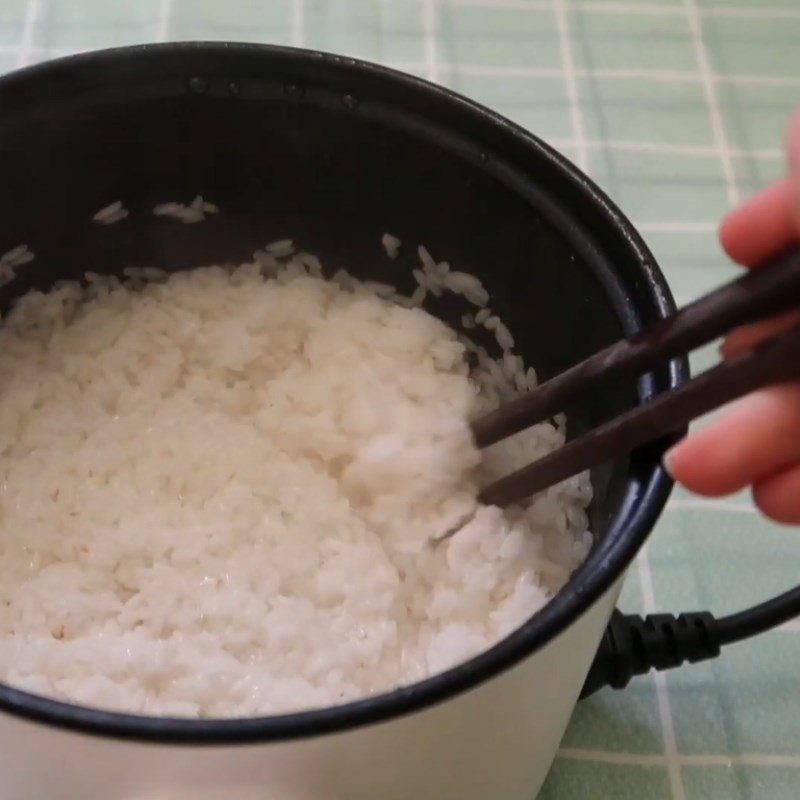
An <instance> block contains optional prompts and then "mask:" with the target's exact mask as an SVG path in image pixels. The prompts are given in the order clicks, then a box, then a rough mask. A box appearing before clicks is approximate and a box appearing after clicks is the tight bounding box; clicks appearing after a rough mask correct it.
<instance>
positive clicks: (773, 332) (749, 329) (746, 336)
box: [722, 311, 800, 358]
mask: <svg viewBox="0 0 800 800" xmlns="http://www.w3.org/2000/svg"><path fill="white" fill-rule="evenodd" d="M795 325H800V311H790V312H789V313H788V314H783V315H782V316H780V317H775V318H774V319H768V320H765V321H764V322H757V323H755V324H754V325H745V327H743V328H737V329H736V330H735V331H733V332H732V333H730V334H729V335H728V337H727V338H726V339H725V342H724V343H723V345H722V355H723V356H724V357H725V358H732V357H733V356H737V355H739V354H740V353H744V352H745V351H746V350H750V349H752V348H753V347H755V345H757V344H758V343H759V342H763V341H764V340H765V339H771V338H772V337H773V336H777V335H778V334H780V333H784V332H785V331H788V330H790V329H791V328H793V327H794V326H795Z"/></svg>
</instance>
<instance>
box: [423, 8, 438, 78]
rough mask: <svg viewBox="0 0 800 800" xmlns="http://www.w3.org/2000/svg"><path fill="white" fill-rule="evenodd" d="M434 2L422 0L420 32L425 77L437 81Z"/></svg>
mask: <svg viewBox="0 0 800 800" xmlns="http://www.w3.org/2000/svg"><path fill="white" fill-rule="evenodd" d="M435 2H436V0H422V32H423V36H424V37H425V77H426V78H427V79H428V80H429V81H435V82H438V81H439V66H438V63H437V59H436V6H435Z"/></svg>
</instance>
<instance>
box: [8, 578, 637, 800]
mask: <svg viewBox="0 0 800 800" xmlns="http://www.w3.org/2000/svg"><path fill="white" fill-rule="evenodd" d="M620 586H621V580H619V581H617V583H616V584H615V585H614V586H613V587H612V588H611V589H610V590H609V591H608V592H607V593H606V594H605V595H604V596H603V597H602V598H601V599H600V600H598V601H597V602H596V603H595V604H594V605H593V606H592V607H591V608H590V609H589V610H588V611H587V612H586V613H585V614H584V615H583V616H582V617H580V618H579V619H578V620H577V621H576V622H574V623H573V624H572V625H571V626H570V627H569V628H568V629H567V630H566V631H564V632H563V633H561V635H559V636H558V637H557V638H556V639H554V640H553V641H552V642H550V643H549V644H548V645H547V646H546V647H544V648H543V649H541V650H540V651H538V652H537V653H534V654H533V655H531V656H530V657H528V658H527V659H525V660H524V661H522V662H521V663H519V664H518V665H517V666H515V667H514V668H512V669H510V670H508V671H506V672H504V673H502V674H501V675H499V676H497V677H495V678H493V679H491V680H488V681H486V682H485V683H483V684H481V685H480V686H478V687H477V688H476V689H473V690H472V691H470V692H467V693H464V694H461V695H458V696H457V697H455V698H453V699H450V700H446V701H444V702H442V703H440V704H438V705H435V706H433V707H431V708H427V709H425V710H423V711H419V712H417V713H414V714H410V715H408V716H405V717H400V718H397V719H392V720H389V721H387V722H382V723H379V724H375V725H368V726H365V727H362V728H356V729H354V730H350V731H345V732H343V733H333V734H326V735H324V736H319V737H316V738H310V739H300V740H295V741H289V742H275V743H266V744H249V745H228V746H219V745H215V746H203V745H182V746H175V745H161V744H149V743H148V744H137V743H132V742H126V741H121V740H112V739H104V738H99V737H94V736H85V735H82V734H77V733H72V732H68V731H64V730H60V729H57V728H53V727H49V726H46V725H43V724H40V723H34V722H28V721H25V720H20V719H17V718H15V717H11V716H8V715H4V716H2V717H0V800H450V799H451V798H452V800H531V798H532V797H534V796H535V793H536V792H537V791H538V790H539V788H540V787H541V785H542V782H543V781H544V779H545V776H546V775H547V771H548V769H549V768H550V764H551V763H552V761H553V758H554V756H555V753H556V750H557V748H558V744H559V742H560V740H561V737H562V736H563V733H564V729H565V728H566V725H567V721H568V720H569V717H570V714H571V713H572V709H573V708H574V706H575V703H576V701H577V699H578V694H579V692H580V689H581V686H582V685H583V680H584V678H585V675H586V673H587V671H588V669H589V665H590V663H591V660H592V657H593V655H594V653H595V651H596V649H597V645H598V642H599V640H600V637H601V635H602V633H603V630H604V628H605V625H606V623H607V621H608V619H609V617H610V615H611V612H612V610H613V607H614V603H615V601H616V599H617V595H618V593H619V588H620Z"/></svg>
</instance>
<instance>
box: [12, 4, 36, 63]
mask: <svg viewBox="0 0 800 800" xmlns="http://www.w3.org/2000/svg"><path fill="white" fill-rule="evenodd" d="M39 11H40V7H39V0H28V2H27V4H26V6H25V25H24V27H23V29H22V39H21V41H20V43H19V47H18V48H15V49H16V51H17V66H18V67H26V66H28V64H30V63H32V62H33V61H34V60H35V56H34V46H33V39H34V34H35V33H36V23H37V22H38V20H39Z"/></svg>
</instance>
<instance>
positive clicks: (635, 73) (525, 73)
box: [0, 0, 800, 89]
mask: <svg viewBox="0 0 800 800" xmlns="http://www.w3.org/2000/svg"><path fill="white" fill-rule="evenodd" d="M294 1H295V0H293V2H294ZM173 2H174V0H163V3H162V5H166V6H169V7H171V6H172V3H173ZM299 2H300V3H301V4H302V3H303V0H299ZM550 2H552V0H550ZM301 7H304V6H302V5H301ZM433 46H434V47H435V43H434V45H433ZM19 50H20V46H19V45H11V44H0V53H18V52H19ZM30 51H31V54H32V56H33V57H34V58H35V59H37V60H39V59H41V58H45V57H56V56H64V55H71V54H73V53H75V52H79V50H76V49H75V48H72V47H69V48H67V47H47V48H45V47H38V46H32V47H31V48H30ZM388 66H391V67H393V68H394V69H398V70H403V71H405V72H413V73H424V72H426V70H427V67H428V64H427V61H392V62H390V63H388ZM436 70H437V72H448V73H450V72H458V73H459V74H461V75H471V76H475V77H486V78H539V79H548V78H549V79H552V80H564V70H563V69H562V68H561V67H513V66H512V67H507V66H502V65H497V64H450V63H447V62H445V61H444V60H443V59H441V58H437V60H436ZM572 71H573V74H574V75H575V77H576V78H578V79H585V78H600V79H604V80H611V81H634V82H639V81H648V82H652V83H675V84H681V83H699V82H700V78H699V76H698V74H697V72H696V71H691V70H664V69H603V68H599V69H585V68H584V67H577V66H575V67H574V68H573V70H572ZM709 77H710V79H711V80H712V81H713V82H714V83H715V84H719V85H723V86H724V85H732V86H739V85H741V86H755V87H759V86H769V87H774V88H788V89H793V88H800V77H796V76H790V75H787V76H780V75H747V74H731V75H717V74H712V75H710V76H709Z"/></svg>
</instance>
